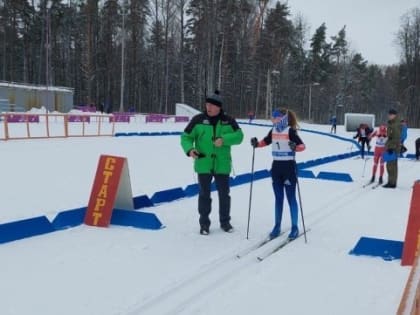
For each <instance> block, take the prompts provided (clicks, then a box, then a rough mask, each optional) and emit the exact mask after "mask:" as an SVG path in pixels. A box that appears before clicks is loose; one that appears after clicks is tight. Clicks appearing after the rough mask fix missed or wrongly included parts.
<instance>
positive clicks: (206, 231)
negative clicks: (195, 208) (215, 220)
mask: <svg viewBox="0 0 420 315" xmlns="http://www.w3.org/2000/svg"><path fill="white" fill-rule="evenodd" d="M200 234H201V235H209V234H210V227H209V226H208V225H204V224H203V225H201V226H200Z"/></svg>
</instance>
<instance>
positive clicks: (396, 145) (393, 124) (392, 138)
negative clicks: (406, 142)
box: [385, 117, 401, 154]
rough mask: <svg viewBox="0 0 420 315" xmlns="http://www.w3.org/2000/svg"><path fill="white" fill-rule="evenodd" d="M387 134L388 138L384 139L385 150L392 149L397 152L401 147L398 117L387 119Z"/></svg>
mask: <svg viewBox="0 0 420 315" xmlns="http://www.w3.org/2000/svg"><path fill="white" fill-rule="evenodd" d="M387 135H388V140H387V141H386V144H385V148H386V149H387V150H394V151H395V152H396V153H397V154H398V153H399V152H400V148H401V123H400V120H399V118H398V117H395V119H393V120H389V121H388V126H387Z"/></svg>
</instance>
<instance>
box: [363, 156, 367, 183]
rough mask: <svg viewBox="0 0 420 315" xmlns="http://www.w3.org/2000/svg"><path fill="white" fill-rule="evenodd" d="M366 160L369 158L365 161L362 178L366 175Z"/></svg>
mask: <svg viewBox="0 0 420 315" xmlns="http://www.w3.org/2000/svg"><path fill="white" fill-rule="evenodd" d="M366 162H367V158H365V163H364V165H363V173H362V178H364V177H365V172H366Z"/></svg>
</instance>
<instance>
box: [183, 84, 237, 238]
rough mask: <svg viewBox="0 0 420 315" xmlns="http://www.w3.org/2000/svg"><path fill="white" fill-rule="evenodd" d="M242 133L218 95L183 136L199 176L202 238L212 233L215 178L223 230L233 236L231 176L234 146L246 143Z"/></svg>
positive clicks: (208, 101)
mask: <svg viewBox="0 0 420 315" xmlns="http://www.w3.org/2000/svg"><path fill="white" fill-rule="evenodd" d="M243 137H244V135H243V133H242V130H241V129H240V128H239V126H238V123H237V122H236V121H235V119H233V118H232V117H230V116H228V115H226V114H225V113H224V111H223V109H222V99H221V97H220V95H219V92H218V91H216V92H215V93H214V94H213V95H211V96H209V97H207V99H206V111H205V112H204V113H201V114H198V115H196V116H195V117H193V119H192V120H191V122H190V123H189V124H188V126H187V127H186V128H185V130H184V133H183V134H182V135H181V146H182V148H183V150H184V152H185V154H187V155H188V156H190V157H192V158H193V159H194V169H195V171H196V172H197V173H198V182H199V188H200V192H199V196H198V211H199V213H200V221H199V222H200V234H202V235H208V234H209V232H210V218H209V215H210V212H211V197H210V192H211V181H212V179H213V177H214V179H215V181H216V187H217V191H218V194H219V219H220V227H221V228H222V229H223V230H224V231H225V232H232V231H233V227H232V225H231V224H230V196H229V190H230V189H229V174H230V172H231V170H232V157H231V153H230V149H231V146H232V145H236V144H240V143H241V142H242V140H243Z"/></svg>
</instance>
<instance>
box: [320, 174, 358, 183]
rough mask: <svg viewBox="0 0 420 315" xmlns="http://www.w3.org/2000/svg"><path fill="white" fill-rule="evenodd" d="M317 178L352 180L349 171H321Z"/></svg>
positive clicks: (341, 180)
mask: <svg viewBox="0 0 420 315" xmlns="http://www.w3.org/2000/svg"><path fill="white" fill-rule="evenodd" d="M316 178H317V179H325V180H334V181H340V182H352V181H353V179H352V178H351V176H350V174H347V173H334V172H320V173H319V174H318V176H317V177H316Z"/></svg>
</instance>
